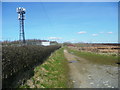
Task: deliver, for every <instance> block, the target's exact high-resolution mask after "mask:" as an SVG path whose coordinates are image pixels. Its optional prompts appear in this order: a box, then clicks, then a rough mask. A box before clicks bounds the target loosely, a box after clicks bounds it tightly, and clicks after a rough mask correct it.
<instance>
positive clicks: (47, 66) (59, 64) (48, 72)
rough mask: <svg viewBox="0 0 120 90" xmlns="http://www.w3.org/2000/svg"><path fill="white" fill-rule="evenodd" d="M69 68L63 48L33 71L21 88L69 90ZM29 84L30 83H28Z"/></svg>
mask: <svg viewBox="0 0 120 90" xmlns="http://www.w3.org/2000/svg"><path fill="white" fill-rule="evenodd" d="M68 71H69V68H68V66H67V60H66V59H65V57H64V53H63V48H61V49H59V50H57V51H55V52H54V53H53V54H52V55H51V56H50V57H49V58H48V59H47V60H46V61H45V62H44V63H43V64H42V65H39V66H37V67H36V68H35V69H34V76H33V77H31V78H30V80H28V81H27V82H26V83H25V84H24V85H22V86H21V88H28V87H30V88H69V87H70V85H69V83H68V82H69V78H68ZM28 82H30V83H28Z"/></svg>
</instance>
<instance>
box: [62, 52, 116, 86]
mask: <svg viewBox="0 0 120 90" xmlns="http://www.w3.org/2000/svg"><path fill="white" fill-rule="evenodd" d="M64 55H65V57H66V58H67V60H68V63H69V68H70V73H69V74H70V79H71V81H72V82H73V87H74V88H118V67H117V66H111V65H99V64H93V63H91V62H89V61H88V60H86V59H84V58H81V57H77V56H75V55H74V54H72V53H69V52H68V51H67V50H64Z"/></svg>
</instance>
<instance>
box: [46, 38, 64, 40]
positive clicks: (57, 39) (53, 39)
mask: <svg viewBox="0 0 120 90" xmlns="http://www.w3.org/2000/svg"><path fill="white" fill-rule="evenodd" d="M48 39H53V40H60V39H62V38H61V37H48Z"/></svg>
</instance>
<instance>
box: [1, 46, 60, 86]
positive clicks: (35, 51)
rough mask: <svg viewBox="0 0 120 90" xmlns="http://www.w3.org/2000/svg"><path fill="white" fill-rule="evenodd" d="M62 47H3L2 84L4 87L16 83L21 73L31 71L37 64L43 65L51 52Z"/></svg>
mask: <svg viewBox="0 0 120 90" xmlns="http://www.w3.org/2000/svg"><path fill="white" fill-rule="evenodd" d="M59 48H60V46H37V45H25V46H3V47H2V72H3V73H2V80H3V82H2V84H3V87H9V86H8V85H9V84H10V83H11V82H13V81H14V78H15V77H17V75H18V73H19V72H24V71H25V70H28V69H31V68H32V67H33V66H34V65H35V64H37V63H42V62H43V61H44V59H45V58H46V57H48V56H49V55H50V54H51V52H53V51H54V50H56V49H59Z"/></svg>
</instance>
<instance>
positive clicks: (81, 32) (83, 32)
mask: <svg viewBox="0 0 120 90" xmlns="http://www.w3.org/2000/svg"><path fill="white" fill-rule="evenodd" d="M85 33H87V32H86V31H80V32H78V34H85Z"/></svg>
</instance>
